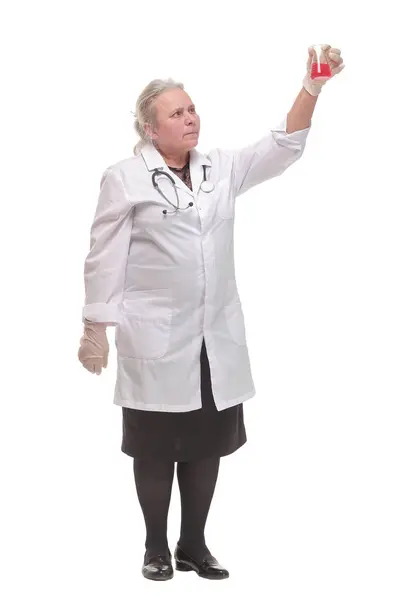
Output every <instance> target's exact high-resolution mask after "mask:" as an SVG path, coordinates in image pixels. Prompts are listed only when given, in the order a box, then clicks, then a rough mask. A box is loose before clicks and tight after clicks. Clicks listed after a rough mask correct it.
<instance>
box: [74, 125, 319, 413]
mask: <svg viewBox="0 0 400 600" xmlns="http://www.w3.org/2000/svg"><path fill="white" fill-rule="evenodd" d="M308 132H309V128H307V129H304V130H302V131H297V132H295V133H292V134H287V133H286V119H285V120H284V121H283V122H282V123H281V124H280V126H279V127H278V128H276V129H273V130H271V131H268V132H267V133H266V135H265V136H264V137H262V138H261V139H259V140H258V141H257V142H256V143H254V144H251V145H249V146H247V147H245V148H243V149H240V150H232V151H226V150H221V149H214V150H212V151H210V152H209V153H208V154H206V155H204V154H201V153H200V152H198V151H197V150H196V149H193V150H191V151H190V174H191V181H192V187H193V191H191V190H190V189H189V188H188V187H187V186H186V185H185V184H184V183H183V181H182V180H181V179H179V177H178V176H176V175H175V174H174V173H173V172H172V171H171V170H170V169H168V167H167V165H166V163H165V161H164V159H163V158H162V156H161V155H160V154H159V153H158V152H157V150H156V149H155V148H154V147H153V145H152V144H148V145H146V146H145V147H144V148H143V149H142V152H141V153H140V154H139V155H137V156H132V157H129V158H127V159H125V160H122V161H120V162H118V163H116V164H114V165H112V166H110V167H109V168H108V169H106V171H105V172H104V174H103V177H102V181H101V191H100V195H99V198H98V205H97V209H96V213H95V218H94V221H93V225H92V228H91V243H90V252H89V254H88V256H87V258H86V261H85V266H84V279H85V291H86V298H85V306H84V308H83V319H84V318H86V319H89V320H92V321H97V322H112V323H113V324H115V325H116V331H115V343H116V348H117V380H116V385H115V394H114V404H117V405H119V406H126V407H129V408H136V409H141V410H148V411H168V412H188V411H192V410H196V409H199V408H200V407H201V395H200V350H201V345H202V339H203V336H204V338H205V343H206V347H207V353H208V358H209V363H210V371H211V380H212V389H213V394H214V400H215V404H216V407H217V409H218V410H219V411H221V410H223V409H226V408H228V407H230V406H234V405H236V404H239V403H241V402H244V401H245V400H247V399H249V398H251V397H253V396H254V395H255V387H254V382H253V378H252V373H251V367H250V361H249V354H248V348H247V344H246V333H245V323H244V317H243V312H242V306H241V301H240V297H239V293H238V289H237V286H236V280H235V267H234V252H233V243H234V238H233V232H234V217H235V201H236V198H237V197H238V196H240V195H241V194H243V193H244V192H246V191H247V190H249V189H250V188H252V187H253V186H255V185H258V184H260V183H262V182H264V181H266V180H267V179H271V178H272V177H276V176H277V175H280V174H281V173H283V172H284V171H285V170H286V169H287V167H289V166H290V165H291V164H292V163H294V162H295V161H296V160H298V159H299V158H300V156H301V155H302V153H303V150H304V147H305V143H306V138H307V135H308ZM203 165H206V166H207V169H206V172H207V179H208V180H209V181H212V182H213V183H214V185H215V189H214V191H213V192H211V193H205V192H203V191H201V190H200V189H199V188H200V184H201V182H202V180H203ZM155 168H160V169H164V170H165V171H167V172H168V173H169V174H170V175H171V176H172V178H173V179H174V180H175V183H176V187H177V191H178V194H179V198H180V206H181V207H185V206H187V205H188V203H189V202H193V206H192V207H191V208H188V209H187V210H180V211H178V212H176V213H175V214H168V215H166V216H164V215H163V214H162V210H163V209H165V208H166V209H167V210H172V207H171V206H170V205H169V204H168V203H167V202H166V201H165V200H164V199H163V198H162V196H161V195H160V194H159V193H158V192H157V191H156V190H155V189H154V188H153V186H152V182H151V175H152V171H153V170H154V169H155ZM158 183H159V185H160V188H161V189H162V190H163V192H164V194H165V195H166V196H167V198H169V199H170V200H171V201H172V202H174V203H176V197H175V194H174V191H173V187H172V183H171V182H170V181H168V179H167V178H165V177H160V178H158Z"/></svg>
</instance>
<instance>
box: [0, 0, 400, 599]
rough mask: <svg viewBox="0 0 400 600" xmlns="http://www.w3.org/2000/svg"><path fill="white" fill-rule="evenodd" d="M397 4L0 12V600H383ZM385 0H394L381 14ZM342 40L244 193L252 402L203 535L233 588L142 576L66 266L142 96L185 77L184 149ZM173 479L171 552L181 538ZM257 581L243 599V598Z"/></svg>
mask: <svg viewBox="0 0 400 600" xmlns="http://www.w3.org/2000/svg"><path fill="white" fill-rule="evenodd" d="M390 6H392V3H391V2H388V1H387V2H384V1H381V2H379V3H378V4H376V5H373V6H372V7H371V8H368V9H366V8H365V6H364V7H362V4H361V2H358V3H355V2H352V3H350V2H348V1H347V2H344V1H342V0H336V1H335V2H332V3H331V4H329V3H326V2H325V3H321V2H310V1H308V2H294V1H290V2H280V3H260V2H258V1H252V0H248V1H246V2H244V3H241V4H239V5H235V4H234V3H232V2H228V1H224V2H218V1H216V0H214V1H213V2H204V1H203V2H201V3H200V2H198V3H196V2H194V1H192V2H186V3H178V2H168V1H164V2H154V1H153V2H143V3H136V2H134V1H132V0H131V1H130V2H128V1H126V2H122V1H119V2H118V1H114V2H108V3H107V2H93V3H92V2H83V1H80V2H71V1H70V2H56V1H53V2H47V3H46V2H35V3H33V2H32V3H22V2H14V3H13V5H12V9H11V8H9V9H8V10H7V11H6V12H5V13H4V14H3V17H2V33H1V36H0V37H1V40H2V41H1V47H2V65H3V66H2V71H3V86H2V88H3V91H2V94H1V102H2V104H3V108H2V111H1V119H2V124H1V151H2V158H1V165H2V189H1V199H2V210H3V213H2V217H3V218H2V220H1V222H2V227H1V230H2V235H1V256H2V261H1V262H2V271H3V285H4V287H3V286H2V287H3V292H2V294H1V297H2V300H1V304H2V315H3V320H2V333H3V340H2V341H3V344H2V347H3V358H2V376H1V386H2V389H1V399H2V401H1V415H0V427H1V430H0V443H1V459H2V465H1V484H2V490H3V491H2V493H1V524H0V525H1V526H0V531H1V539H2V543H1V546H2V549H1V552H2V555H3V557H2V559H1V564H2V576H1V583H0V586H1V589H0V594H1V596H2V597H3V598H7V600H14V599H22V598H24V599H25V598H28V597H33V598H41V600H50V599H51V600H53V599H55V598H56V599H57V600H64V599H68V600H70V599H72V598H73V599H74V600H91V599H96V600H101V599H103V598H104V599H111V598H112V599H113V600H120V599H121V600H122V599H123V600H126V599H127V598H138V597H144V596H142V595H141V594H143V595H145V597H146V598H150V599H152V598H159V597H163V598H171V599H172V598H173V599H174V600H175V599H176V598H181V597H185V598H192V599H197V598H204V595H205V594H206V595H207V597H208V598H210V599H213V598H220V596H221V594H225V595H229V596H230V597H232V596H234V595H237V596H238V597H242V598H243V597H244V596H247V597H250V596H252V595H257V597H265V598H271V599H272V600H294V599H299V598H305V599H307V600H331V599H332V600H337V599H338V598H340V599H341V600H355V599H363V600H366V599H371V600H372V599H374V600H375V599H376V600H378V599H381V598H385V600H398V598H399V596H400V580H399V577H398V575H399V559H400V550H399V543H398V541H399V535H400V520H399V506H400V490H399V455H400V452H399V450H400V448H399V445H400V442H399V425H400V423H399V415H400V410H399V399H400V381H399V360H400V350H399V348H400V346H399V336H400V319H399V303H400V285H399V250H400V247H399V246H400V241H399V218H400V209H399V186H398V174H399V168H398V161H399V149H398V140H399V127H398V94H397V92H396V88H397V91H398V87H397V86H398V65H397V58H398V56H397V48H395V43H396V42H395V40H396V37H397V35H398V34H397V32H396V28H397V25H396V23H397V21H396V19H395V18H394V14H393V13H392V10H394V8H393V9H392V8H390ZM393 6H394V5H393ZM313 43H329V44H331V45H332V46H336V47H339V48H341V49H342V56H343V58H344V62H345V64H346V68H345V70H344V71H343V73H341V74H340V75H339V76H338V77H335V78H334V79H333V80H332V81H329V82H328V83H327V84H326V86H325V88H324V90H323V92H322V94H321V96H320V98H319V100H318V102H317V107H316V111H315V113H314V118H313V124H312V130H311V133H310V135H309V138H308V142H307V148H306V151H305V154H304V156H303V157H302V159H301V160H300V161H299V162H298V163H296V164H295V165H294V166H293V167H291V168H290V169H289V170H288V171H287V172H286V173H285V174H284V175H282V176H281V177H279V178H277V179H275V180H272V181H270V182H267V183H265V184H263V185H261V186H258V187H257V188H254V189H253V190H251V191H249V192H248V193H247V194H246V195H245V196H241V197H240V198H238V203H237V210H236V270H237V280H238V286H239V291H240V294H241V298H242V302H243V306H244V311H245V318H246V326H247V337H248V343H249V349H250V354H251V359H252V367H253V375H254V379H255V383H256V388H257V396H256V397H255V398H254V399H252V400H250V401H249V402H247V403H246V405H245V418H246V425H247V433H248V443H247V445H246V446H244V447H243V448H242V449H241V450H239V451H238V452H237V453H235V454H233V455H231V456H230V457H227V458H224V459H222V462H221V470H220V478H219V481H218V484H217V489H216V492H215V497H214V501H213V504H212V507H211V511H210V516H209V520H208V524H207V530H206V534H207V542H208V546H209V548H210V550H211V551H212V552H213V554H214V555H215V556H216V557H217V558H218V560H219V561H220V562H221V563H222V564H223V565H224V566H226V567H227V568H228V569H229V571H230V573H231V577H230V579H228V580H226V581H222V582H210V581H206V580H202V579H200V578H198V577H197V576H196V575H195V574H194V573H176V574H175V577H174V579H173V580H172V581H169V582H168V583H159V584H157V583H155V582H151V581H150V582H149V581H146V580H145V579H143V577H142V575H141V572H140V569H141V565H142V559H143V554H144V535H145V532H144V525H143V521H142V514H141V511H140V508H139V504H138V501H137V498H136V492H135V488H134V479H133V472H132V460H131V459H130V458H129V457H127V456H126V455H125V454H123V453H122V452H121V451H120V443H121V433H122V430H121V412H120V408H119V407H116V406H115V405H113V403H112V396H113V390H114V382H115V347H114V343H113V335H114V330H112V329H111V330H109V331H110V346H111V357H110V364H109V368H108V369H107V370H106V372H104V373H103V374H102V376H101V377H96V376H91V375H90V374H89V373H88V372H86V371H85V370H84V369H83V367H82V366H81V365H80V363H79V362H78V359H77V350H78V345H79V338H80V336H81V333H82V323H81V309H82V306H83V302H84V296H83V294H84V291H83V262H84V259H85V257H86V254H87V252H88V248H89V229H90V225H91V221H92V218H93V215H94V210H95V206H96V201H97V194H98V191H99V185H100V178H101V175H102V173H103V171H104V169H105V168H106V167H107V166H109V165H110V164H113V163H114V162H116V161H118V160H120V159H123V158H126V157H128V156H130V155H131V154H132V147H133V145H134V143H135V142H136V141H137V138H136V137H135V135H134V132H133V116H132V114H131V113H130V111H131V110H132V111H134V109H135V101H136V98H137V96H138V95H139V93H140V92H141V90H142V89H143V87H144V86H145V85H146V84H147V83H148V82H149V81H150V80H151V79H154V78H157V77H169V76H171V77H173V78H175V79H176V80H178V81H182V82H183V83H184V84H185V88H186V90H187V91H188V93H189V94H190V95H191V97H192V100H193V101H194V102H195V103H196V106H197V109H198V112H199V113H200V115H201V118H202V130H201V136H200V141H199V145H198V149H199V150H200V151H204V152H206V151H207V150H209V149H210V148H212V147H216V146H221V147H225V148H229V147H235V148H237V147H240V146H241V145H245V144H247V143H250V142H252V141H255V140H256V139H258V138H259V137H260V136H262V135H264V134H265V133H267V132H268V130H269V128H270V127H273V126H275V125H276V124H277V123H278V122H280V121H281V119H282V118H283V117H284V116H285V115H286V113H287V112H288V111H289V109H290V107H291V106H292V103H293V101H294V100H295V97H296V96H297V94H298V92H299V91H300V88H301V82H302V79H303V76H304V72H305V64H306V60H307V47H308V46H309V45H310V44H313ZM179 516H180V515H179V497H178V489H177V485H176V482H175V484H174V491H173V499H172V504H171V510H170V521H169V538H170V546H171V549H173V548H174V547H175V543H176V540H177V538H178V534H179ZM254 587H257V590H253V589H250V588H254Z"/></svg>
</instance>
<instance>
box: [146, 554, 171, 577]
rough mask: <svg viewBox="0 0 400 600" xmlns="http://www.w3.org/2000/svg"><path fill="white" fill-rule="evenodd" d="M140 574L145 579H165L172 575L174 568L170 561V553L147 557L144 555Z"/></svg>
mask: <svg viewBox="0 0 400 600" xmlns="http://www.w3.org/2000/svg"><path fill="white" fill-rule="evenodd" d="M142 575H143V577H146V579H152V580H153V581H167V580H168V579H172V577H173V576H174V570H173V568H172V563H171V553H169V554H168V555H166V554H157V555H155V556H150V557H147V553H146V554H145V555H144V563H143V567H142Z"/></svg>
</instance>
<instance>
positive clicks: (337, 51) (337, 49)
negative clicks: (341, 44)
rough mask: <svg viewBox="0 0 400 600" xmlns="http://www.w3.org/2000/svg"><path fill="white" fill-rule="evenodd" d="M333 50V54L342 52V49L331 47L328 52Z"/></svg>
mask: <svg viewBox="0 0 400 600" xmlns="http://www.w3.org/2000/svg"><path fill="white" fill-rule="evenodd" d="M331 52H333V53H334V54H342V51H341V50H340V48H331V49H330V50H329V54H330V53H331Z"/></svg>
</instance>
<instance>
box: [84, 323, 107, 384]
mask: <svg viewBox="0 0 400 600" xmlns="http://www.w3.org/2000/svg"><path fill="white" fill-rule="evenodd" d="M107 325H108V323H95V322H92V321H88V320H87V319H85V326H84V331H83V335H82V337H81V339H80V348H79V350H78V358H79V360H80V362H81V363H82V364H83V366H84V367H85V369H87V370H88V371H90V372H91V373H96V375H100V373H101V370H102V368H103V369H105V368H106V367H107V365H108V352H109V345H108V340H107V334H106V327H107Z"/></svg>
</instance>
